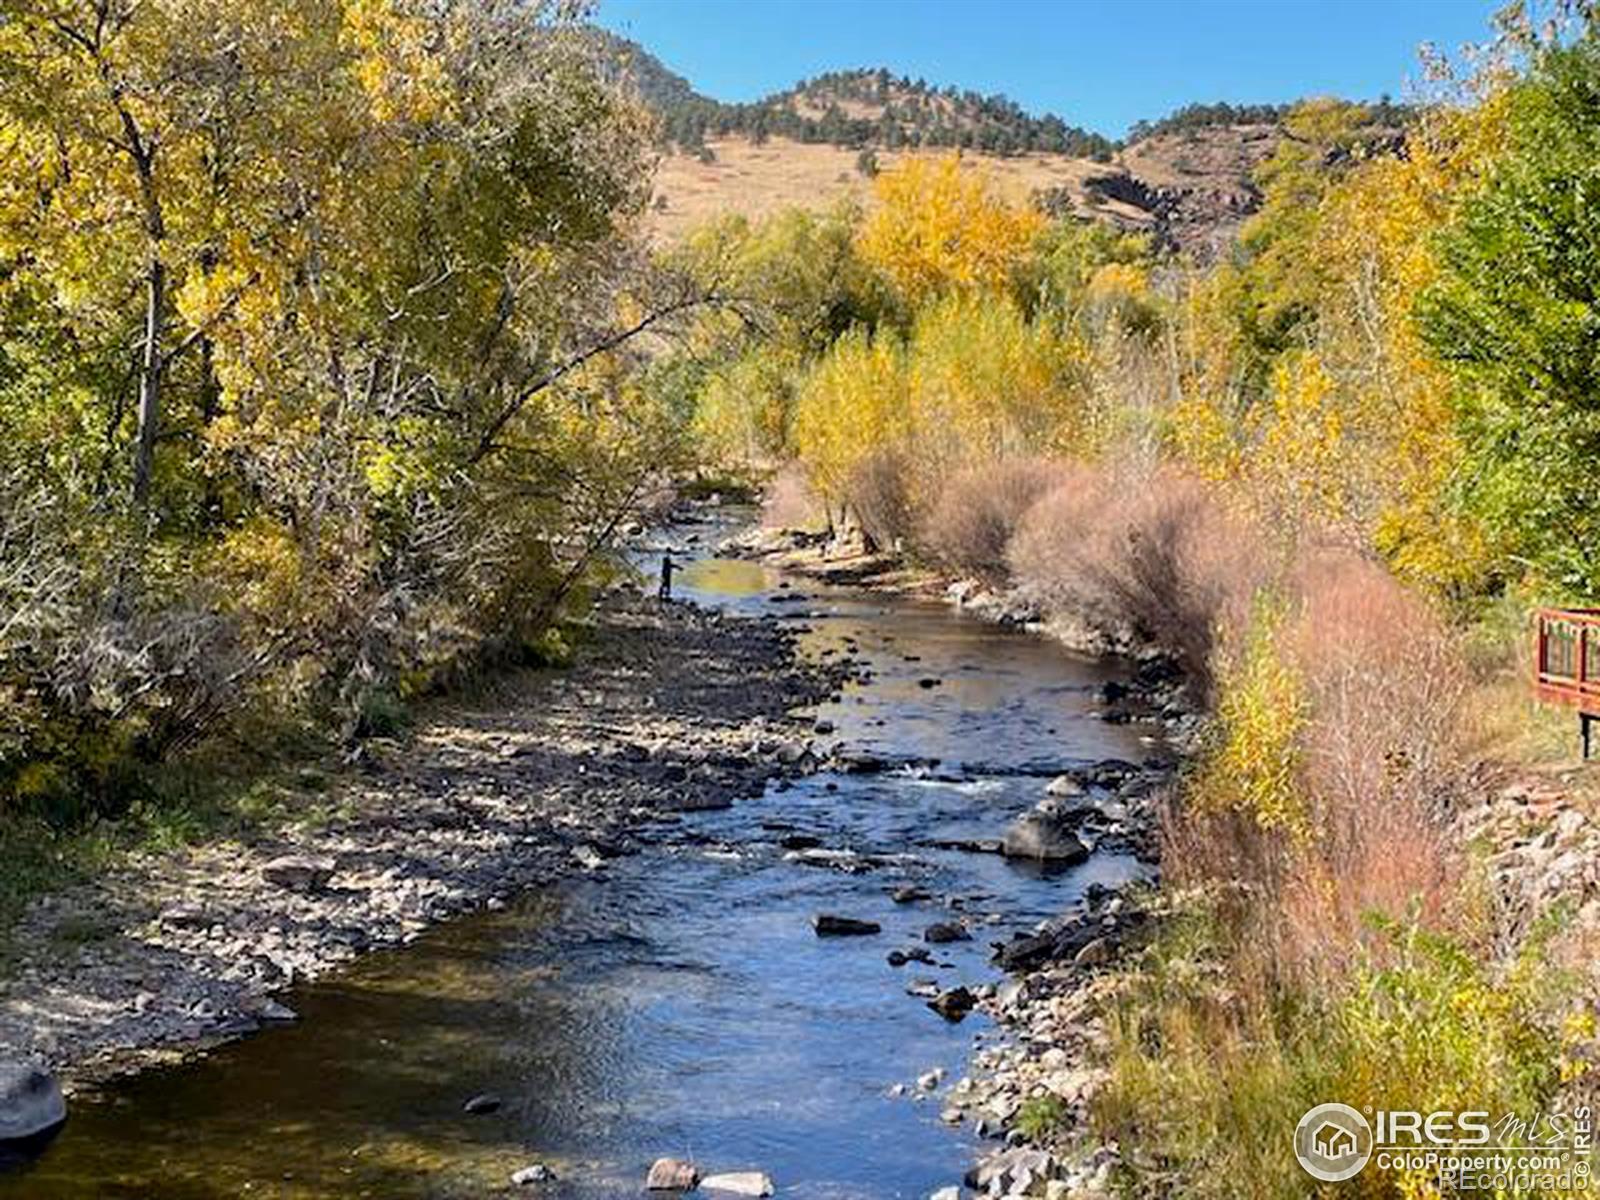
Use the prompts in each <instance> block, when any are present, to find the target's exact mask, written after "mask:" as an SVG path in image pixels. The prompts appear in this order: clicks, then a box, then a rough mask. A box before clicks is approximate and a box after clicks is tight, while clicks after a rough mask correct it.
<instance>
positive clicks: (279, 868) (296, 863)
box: [261, 854, 338, 892]
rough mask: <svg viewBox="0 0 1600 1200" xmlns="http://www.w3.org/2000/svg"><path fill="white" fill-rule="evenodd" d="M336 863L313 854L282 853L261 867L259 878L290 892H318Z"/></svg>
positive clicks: (326, 884) (331, 873) (326, 881)
mask: <svg viewBox="0 0 1600 1200" xmlns="http://www.w3.org/2000/svg"><path fill="white" fill-rule="evenodd" d="M337 865H338V864H336V863H335V862H334V861H333V859H331V858H328V857H326V856H323V855H315V854H284V855H280V856H279V857H277V858H275V859H273V860H272V861H271V862H269V863H266V864H265V865H263V866H262V868H261V878H263V879H265V880H266V881H267V882H268V883H272V884H276V885H277V886H278V887H281V888H287V889H288V890H289V891H291V892H320V891H321V890H322V889H323V888H325V887H327V886H328V881H329V880H330V879H332V878H333V872H334V870H335V868H336V867H337Z"/></svg>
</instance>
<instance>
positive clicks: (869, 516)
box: [845, 449, 916, 550]
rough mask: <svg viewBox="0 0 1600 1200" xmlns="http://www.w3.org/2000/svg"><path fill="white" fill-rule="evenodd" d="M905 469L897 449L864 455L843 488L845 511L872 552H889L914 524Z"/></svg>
mask: <svg viewBox="0 0 1600 1200" xmlns="http://www.w3.org/2000/svg"><path fill="white" fill-rule="evenodd" d="M909 474H910V473H909V468H908V466H907V463H906V459H905V456H904V455H903V454H901V453H900V452H899V451H898V450H894V449H884V450H878V451H875V452H874V453H872V454H869V455H867V456H866V457H865V458H863V459H862V460H861V461H860V462H858V463H857V464H856V465H855V467H854V468H853V469H852V470H851V472H850V477H849V481H848V482H847V483H846V485H845V495H846V497H847V500H848V503H849V508H850V511H851V512H852V513H854V514H855V518H856V520H857V522H859V523H860V526H861V532H862V534H863V535H864V536H865V537H866V539H867V547H868V549H872V550H878V549H882V550H892V549H896V548H898V547H900V546H901V545H902V544H904V543H905V542H906V541H907V540H908V539H909V537H910V535H911V531H912V528H913V527H914V526H915V524H916V509H915V507H914V504H915V501H914V499H913V494H912V488H911V481H910V477H909Z"/></svg>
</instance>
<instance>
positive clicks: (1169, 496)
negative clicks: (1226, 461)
mask: <svg viewBox="0 0 1600 1200" xmlns="http://www.w3.org/2000/svg"><path fill="white" fill-rule="evenodd" d="M1009 557H1010V561H1011V565H1012V569H1013V571H1014V573H1015V575H1016V577H1017V578H1018V579H1019V580H1022V581H1024V582H1026V583H1029V584H1031V585H1032V586H1033V587H1034V588H1035V589H1036V590H1037V591H1038V592H1039V593H1040V594H1041V596H1042V597H1044V598H1045V599H1046V601H1047V602H1048V603H1052V604H1054V605H1055V606H1056V607H1058V608H1061V609H1063V610H1066V611H1071V612H1075V613H1078V614H1081V615H1082V616H1083V617H1084V618H1085V619H1088V620H1090V621H1092V622H1094V623H1096V624H1098V625H1100V626H1101V627H1103V628H1105V629H1108V630H1120V631H1125V632H1127V633H1129V634H1131V635H1132V637H1133V638H1135V639H1136V640H1139V641H1144V642H1150V643H1153V644H1155V645H1157V646H1161V647H1163V648H1165V649H1166V650H1167V651H1168V652H1170V653H1171V654H1173V655H1174V656H1175V657H1176V658H1177V660H1178V663H1179V665H1180V666H1181V667H1182V668H1183V671H1184V674H1185V677H1186V679H1187V680H1188V681H1189V683H1190V684H1191V686H1192V687H1193V688H1194V689H1195V690H1196V691H1198V692H1199V693H1200V694H1202V695H1209V693H1210V690H1211V685H1212V669H1213V665H1214V664H1213V657H1212V652H1213V650H1214V648H1215V646H1216V644H1217V637H1218V634H1219V632H1221V631H1223V630H1225V629H1233V630H1237V629H1239V628H1240V627H1241V626H1242V624H1243V622H1244V619H1245V617H1246V615H1247V614H1248V611H1249V606H1250V603H1251V600H1252V598H1253V597H1254V596H1255V594H1256V591H1257V589H1258V587H1259V585H1260V582H1261V581H1262V579H1263V578H1264V577H1265V575H1266V568H1267V555H1266V553H1265V552H1264V550H1263V547H1262V544H1261V535H1260V532H1259V531H1258V530H1256V529H1254V528H1252V527H1251V526H1250V525H1249V524H1248V523H1247V522H1246V521H1245V520H1244V519H1243V518H1242V517H1237V516H1235V515H1233V514H1232V513H1230V512H1229V511H1228V510H1226V509H1225V508H1224V507H1223V505H1222V504H1221V502H1220V501H1219V500H1218V499H1217V497H1216V496H1215V494H1214V493H1213V492H1212V491H1211V489H1210V488H1208V487H1207V486H1206V485H1204V484H1202V483H1200V482H1199V481H1198V480H1195V479H1192V478H1190V477H1188V476H1185V475H1182V474H1180V473H1178V472H1175V471H1170V470H1160V471H1157V472H1155V473H1154V474H1152V475H1150V476H1149V477H1147V478H1142V479H1129V478H1120V477H1119V478H1116V479H1111V478H1108V477H1105V476H1103V475H1099V474H1095V473H1093V472H1087V471H1080V472H1077V473H1075V474H1074V475H1073V476H1072V477H1070V478H1068V479H1067V480H1065V481H1064V482H1063V483H1062V484H1061V485H1059V486H1058V487H1057V488H1056V489H1055V490H1053V491H1052V492H1050V493H1049V494H1048V495H1046V496H1045V497H1044V498H1043V499H1041V500H1040V501H1039V502H1038V503H1037V504H1036V505H1034V507H1033V508H1032V509H1030V510H1029V512H1028V514H1027V516H1026V517H1025V518H1024V520H1023V522H1022V526H1021V528H1020V529H1019V530H1018V533H1017V536H1016V538H1015V539H1014V540H1013V542H1012V546H1011V551H1010V556H1009Z"/></svg>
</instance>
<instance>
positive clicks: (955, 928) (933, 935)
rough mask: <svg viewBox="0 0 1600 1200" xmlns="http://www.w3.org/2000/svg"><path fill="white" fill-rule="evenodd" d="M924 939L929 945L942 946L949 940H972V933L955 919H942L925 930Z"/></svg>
mask: <svg viewBox="0 0 1600 1200" xmlns="http://www.w3.org/2000/svg"><path fill="white" fill-rule="evenodd" d="M922 940H923V941H925V942H927V943H928V944H929V945H933V946H942V945H944V944H946V943H947V942H970V941H971V940H972V935H971V934H970V933H968V932H967V931H966V929H965V928H964V927H963V926H961V925H957V924H956V923H955V922H954V921H940V922H939V923H938V924H936V925H929V926H928V928H927V929H925V930H924V931H923V933H922Z"/></svg>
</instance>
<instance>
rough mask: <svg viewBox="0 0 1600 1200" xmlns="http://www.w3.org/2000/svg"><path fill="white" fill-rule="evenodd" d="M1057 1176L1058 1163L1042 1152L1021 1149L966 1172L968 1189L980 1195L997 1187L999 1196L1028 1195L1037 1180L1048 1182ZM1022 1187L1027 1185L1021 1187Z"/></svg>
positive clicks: (991, 1158)
mask: <svg viewBox="0 0 1600 1200" xmlns="http://www.w3.org/2000/svg"><path fill="white" fill-rule="evenodd" d="M1054 1173H1055V1160H1054V1159H1052V1158H1051V1157H1050V1155H1049V1154H1047V1153H1046V1152H1045V1151H1043V1150H1033V1149H1027V1148H1018V1149H1014V1150H1002V1151H1001V1152H1000V1153H998V1154H994V1155H991V1156H990V1157H988V1158H986V1159H984V1160H983V1161H982V1162H981V1163H979V1164H978V1165H977V1166H976V1167H974V1168H973V1169H972V1170H970V1171H968V1172H967V1186H968V1187H970V1188H977V1189H978V1190H979V1191H989V1190H991V1186H990V1185H991V1184H994V1183H998V1185H999V1191H998V1193H997V1194H999V1195H1004V1194H1006V1192H1008V1191H1010V1192H1014V1193H1016V1194H1019V1195H1025V1194H1026V1193H1027V1190H1028V1185H1031V1184H1032V1183H1033V1182H1034V1181H1035V1180H1039V1181H1041V1188H1042V1181H1043V1180H1046V1179H1049V1178H1050V1177H1051V1176H1052V1175H1053V1174H1054ZM1019 1183H1022V1184H1024V1186H1023V1187H1020V1188H1019V1187H1018V1186H1017V1185H1018V1184H1019Z"/></svg>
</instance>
